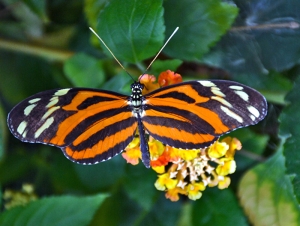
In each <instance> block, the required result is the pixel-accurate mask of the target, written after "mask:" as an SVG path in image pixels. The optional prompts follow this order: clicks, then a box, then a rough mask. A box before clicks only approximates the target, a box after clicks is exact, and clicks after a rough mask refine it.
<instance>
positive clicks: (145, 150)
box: [137, 113, 150, 168]
mask: <svg viewBox="0 0 300 226" xmlns="http://www.w3.org/2000/svg"><path fill="white" fill-rule="evenodd" d="M137 121H138V129H139V134H140V149H141V152H142V161H143V163H144V165H145V166H146V167H147V168H150V152H149V146H148V142H147V141H146V135H145V129H144V126H143V124H142V120H141V116H140V114H139V113H137Z"/></svg>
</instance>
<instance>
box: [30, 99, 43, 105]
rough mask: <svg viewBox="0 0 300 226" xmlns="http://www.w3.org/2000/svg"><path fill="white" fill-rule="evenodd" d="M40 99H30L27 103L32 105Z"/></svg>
mask: <svg viewBox="0 0 300 226" xmlns="http://www.w3.org/2000/svg"><path fill="white" fill-rule="evenodd" d="M40 99H41V98H35V99H32V100H30V101H28V103H30V104H34V103H36V102H38V101H39V100H40Z"/></svg>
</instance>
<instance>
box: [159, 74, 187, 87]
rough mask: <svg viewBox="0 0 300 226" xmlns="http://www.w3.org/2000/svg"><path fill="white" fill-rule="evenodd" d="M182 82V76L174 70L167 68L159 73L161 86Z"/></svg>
mask: <svg viewBox="0 0 300 226" xmlns="http://www.w3.org/2000/svg"><path fill="white" fill-rule="evenodd" d="M180 82H182V77H181V75H180V74H177V73H175V72H173V71H170V70H167V71H164V72H162V73H160V74H159V77H158V84H159V85H160V86H161V87H164V86H169V85H172V84H176V83H180Z"/></svg>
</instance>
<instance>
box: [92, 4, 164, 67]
mask: <svg viewBox="0 0 300 226" xmlns="http://www.w3.org/2000/svg"><path fill="white" fill-rule="evenodd" d="M120 18H122V19H120ZM164 31H165V27H164V25H163V8H162V1H161V0H144V1H135V0H128V1H122V0H112V1H111V2H110V4H109V5H108V6H107V7H105V8H104V9H103V11H102V12H101V14H100V16H99V18H98V26H97V33H98V34H99V35H100V36H101V38H102V39H103V40H104V42H105V43H106V45H107V46H108V47H109V48H110V49H111V51H112V52H113V53H114V54H115V55H116V57H117V58H118V59H119V60H121V61H127V62H131V63H137V62H140V61H142V60H145V59H147V58H149V57H151V56H153V55H154V54H155V53H156V52H157V51H158V49H159V48H160V47H161V46H162V43H163V39H164V35H163V33H164ZM105 51H106V50H105ZM106 52H107V51H106ZM107 54H109V53H107ZM109 55H110V54H109Z"/></svg>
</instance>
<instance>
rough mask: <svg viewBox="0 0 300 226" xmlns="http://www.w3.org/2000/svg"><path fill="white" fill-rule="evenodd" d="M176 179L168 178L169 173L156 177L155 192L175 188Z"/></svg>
mask: <svg viewBox="0 0 300 226" xmlns="http://www.w3.org/2000/svg"><path fill="white" fill-rule="evenodd" d="M177 182H178V181H177V180H176V179H172V178H170V174H169V173H165V174H162V175H159V176H158V179H157V180H156V182H155V184H154V185H155V187H156V189H157V190H160V191H165V190H166V189H168V190H170V189H173V188H175V187H176V184H177Z"/></svg>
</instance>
